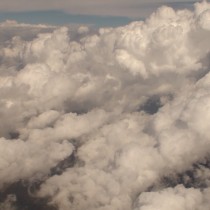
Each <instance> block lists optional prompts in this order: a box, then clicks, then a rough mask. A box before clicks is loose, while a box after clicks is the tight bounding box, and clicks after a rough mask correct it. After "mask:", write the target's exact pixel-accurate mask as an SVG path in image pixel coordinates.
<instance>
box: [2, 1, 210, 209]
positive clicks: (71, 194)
mask: <svg viewBox="0 0 210 210" xmlns="http://www.w3.org/2000/svg"><path fill="white" fill-rule="evenodd" d="M209 17H210V4H209V3H207V2H205V1H204V2H202V3H197V4H195V8H194V11H193V12H191V11H189V10H178V11H174V10H173V9H172V8H170V7H166V6H163V7H161V8H159V9H158V10H157V11H156V12H155V13H153V14H152V15H151V16H150V17H149V18H148V19H147V20H146V21H145V22H133V23H131V24H129V25H127V26H124V27H119V28H101V29H99V31H97V32H95V31H94V30H92V29H91V28H88V27H86V26H81V27H74V28H71V27H70V28H66V27H61V28H54V27H47V26H43V25H39V26H31V25H24V24H18V23H16V22H11V21H7V22H5V23H2V24H1V25H0V31H2V32H5V33H3V34H5V36H3V35H2V37H1V40H3V42H2V44H1V49H0V61H1V65H0V95H1V98H0V104H1V106H0V116H1V123H0V136H1V138H0V180H1V181H0V188H1V190H4V189H5V188H6V187H7V186H8V185H10V184H12V183H14V182H18V181H19V180H27V181H30V182H34V181H35V180H39V182H40V185H39V187H38V189H37V190H36V192H33V196H36V197H40V198H43V197H47V198H48V201H49V204H51V205H53V206H55V208H56V209H59V210H61V209H62V210H68V209H75V210H82V209H87V210H94V209H95V210H96V209H97V210H99V209H100V210H111V209H120V210H123V209H126V210H155V209H160V210H166V209H172V210H178V209H179V210H188V209H189V210H191V209H198V210H207V209H208V208H209V205H210V202H209V199H208V197H209V193H210V185H209V179H210V171H209V150H210V138H209V136H210V135H209V134H210V133H209V126H210V123H209V122H210V120H209V119H210V108H209V107H210V106H209V104H210V100H209V98H210V97H209V88H210V74H209V70H210V62H209V59H210V43H209V35H210V18H209ZM7 33H9V34H10V36H7ZM8 37H9V38H8ZM69 157H71V158H72V159H71V161H72V163H71V164H70V165H71V166H69V167H67V166H65V164H64V162H65V161H66V160H67V159H68V158H69ZM58 166H59V167H60V168H61V172H59V173H57V172H53V171H56V167H58ZM180 177H181V178H180ZM164 180H171V181H168V182H167V183H166V182H165V181H164ZM180 180H181V181H180ZM174 183H175V184H174ZM201 183H202V185H201ZM189 185H190V187H189ZM2 205H4V206H9V207H7V210H11V209H12V208H13V206H12V204H11V202H10V203H9V204H8V200H5V202H4V203H3V204H2ZM14 208H15V207H14Z"/></svg>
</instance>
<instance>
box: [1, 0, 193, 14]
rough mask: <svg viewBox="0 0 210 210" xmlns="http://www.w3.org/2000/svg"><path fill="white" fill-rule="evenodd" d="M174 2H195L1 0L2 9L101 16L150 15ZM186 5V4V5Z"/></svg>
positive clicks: (174, 2)
mask: <svg viewBox="0 0 210 210" xmlns="http://www.w3.org/2000/svg"><path fill="white" fill-rule="evenodd" d="M167 3H168V4H172V5H175V7H176V6H179V5H180V4H183V3H186V5H187V6H188V4H189V5H191V6H192V4H193V3H194V2H192V1H189V0H182V1H175V0H167V1H164V2H163V1H159V0H158V1H157V0H156V1H153V0H151V1H137V0H131V1H126V0H114V1H113V0H112V1H111V0H108V1H106V2H103V1H98V0H86V1H79V2H78V1H75V0H71V1H67V0H60V1H59V3H58V2H56V1H50V0H45V1H40V0H38V1H36V2H30V3H29V2H28V0H18V1H14V0H8V1H7V2H1V3H0V8H1V11H40V10H42V11H43V10H46V11H49V10H62V11H66V12H68V13H71V14H80V15H82V14H83V15H99V16H110V15H111V16H126V17H135V18H142V17H148V15H149V14H151V12H153V11H154V10H155V9H157V7H159V6H160V5H162V4H167ZM186 5H185V6H186Z"/></svg>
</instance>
